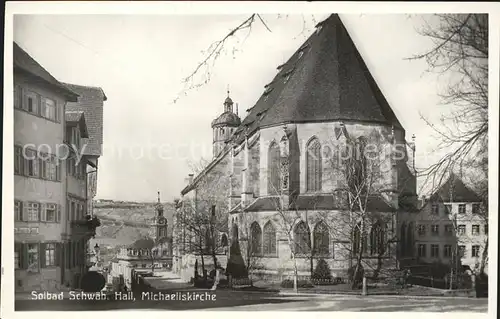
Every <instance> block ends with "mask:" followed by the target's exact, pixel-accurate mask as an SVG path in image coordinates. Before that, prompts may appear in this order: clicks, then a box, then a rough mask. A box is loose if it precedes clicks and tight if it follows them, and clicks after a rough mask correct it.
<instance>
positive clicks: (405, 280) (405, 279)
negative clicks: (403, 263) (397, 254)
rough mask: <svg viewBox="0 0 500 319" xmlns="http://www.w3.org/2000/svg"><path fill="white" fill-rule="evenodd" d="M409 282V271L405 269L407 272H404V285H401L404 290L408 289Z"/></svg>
mask: <svg viewBox="0 0 500 319" xmlns="http://www.w3.org/2000/svg"><path fill="white" fill-rule="evenodd" d="M407 280H408V269H405V270H403V283H402V285H401V288H402V289H405V288H406V283H407Z"/></svg>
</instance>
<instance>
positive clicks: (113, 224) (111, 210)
mask: <svg viewBox="0 0 500 319" xmlns="http://www.w3.org/2000/svg"><path fill="white" fill-rule="evenodd" d="M154 205H155V203H137V202H125V201H109V200H106V201H96V202H95V203H94V214H95V215H96V216H97V217H98V218H99V219H100V220H101V227H98V228H97V230H96V236H95V239H94V240H95V242H97V243H99V245H100V246H113V247H117V246H128V245H130V244H132V243H133V242H134V241H136V240H137V239H139V238H141V237H144V236H146V235H147V234H148V228H149V226H150V225H151V222H152V219H153V217H154V216H155V209H154ZM174 212H175V209H174V205H173V204H172V203H165V204H164V216H165V217H166V218H167V221H168V234H169V235H171V233H172V224H173V216H174Z"/></svg>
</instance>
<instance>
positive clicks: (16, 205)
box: [14, 200, 23, 222]
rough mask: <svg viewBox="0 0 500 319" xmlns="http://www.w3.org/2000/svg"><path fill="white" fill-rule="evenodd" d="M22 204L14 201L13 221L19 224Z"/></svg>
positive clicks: (21, 217)
mask: <svg viewBox="0 0 500 319" xmlns="http://www.w3.org/2000/svg"><path fill="white" fill-rule="evenodd" d="M22 212H23V203H22V202H21V201H18V200H15V201H14V221H16V222H19V221H22V220H23V213H22Z"/></svg>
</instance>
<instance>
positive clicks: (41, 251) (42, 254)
mask: <svg viewBox="0 0 500 319" xmlns="http://www.w3.org/2000/svg"><path fill="white" fill-rule="evenodd" d="M45 247H46V244H45V243H40V247H39V249H38V253H39V255H40V256H39V260H40V268H45V267H46V263H45Z"/></svg>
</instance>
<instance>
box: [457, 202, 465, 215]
mask: <svg viewBox="0 0 500 319" xmlns="http://www.w3.org/2000/svg"><path fill="white" fill-rule="evenodd" d="M458 213H459V214H465V204H459V205H458Z"/></svg>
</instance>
